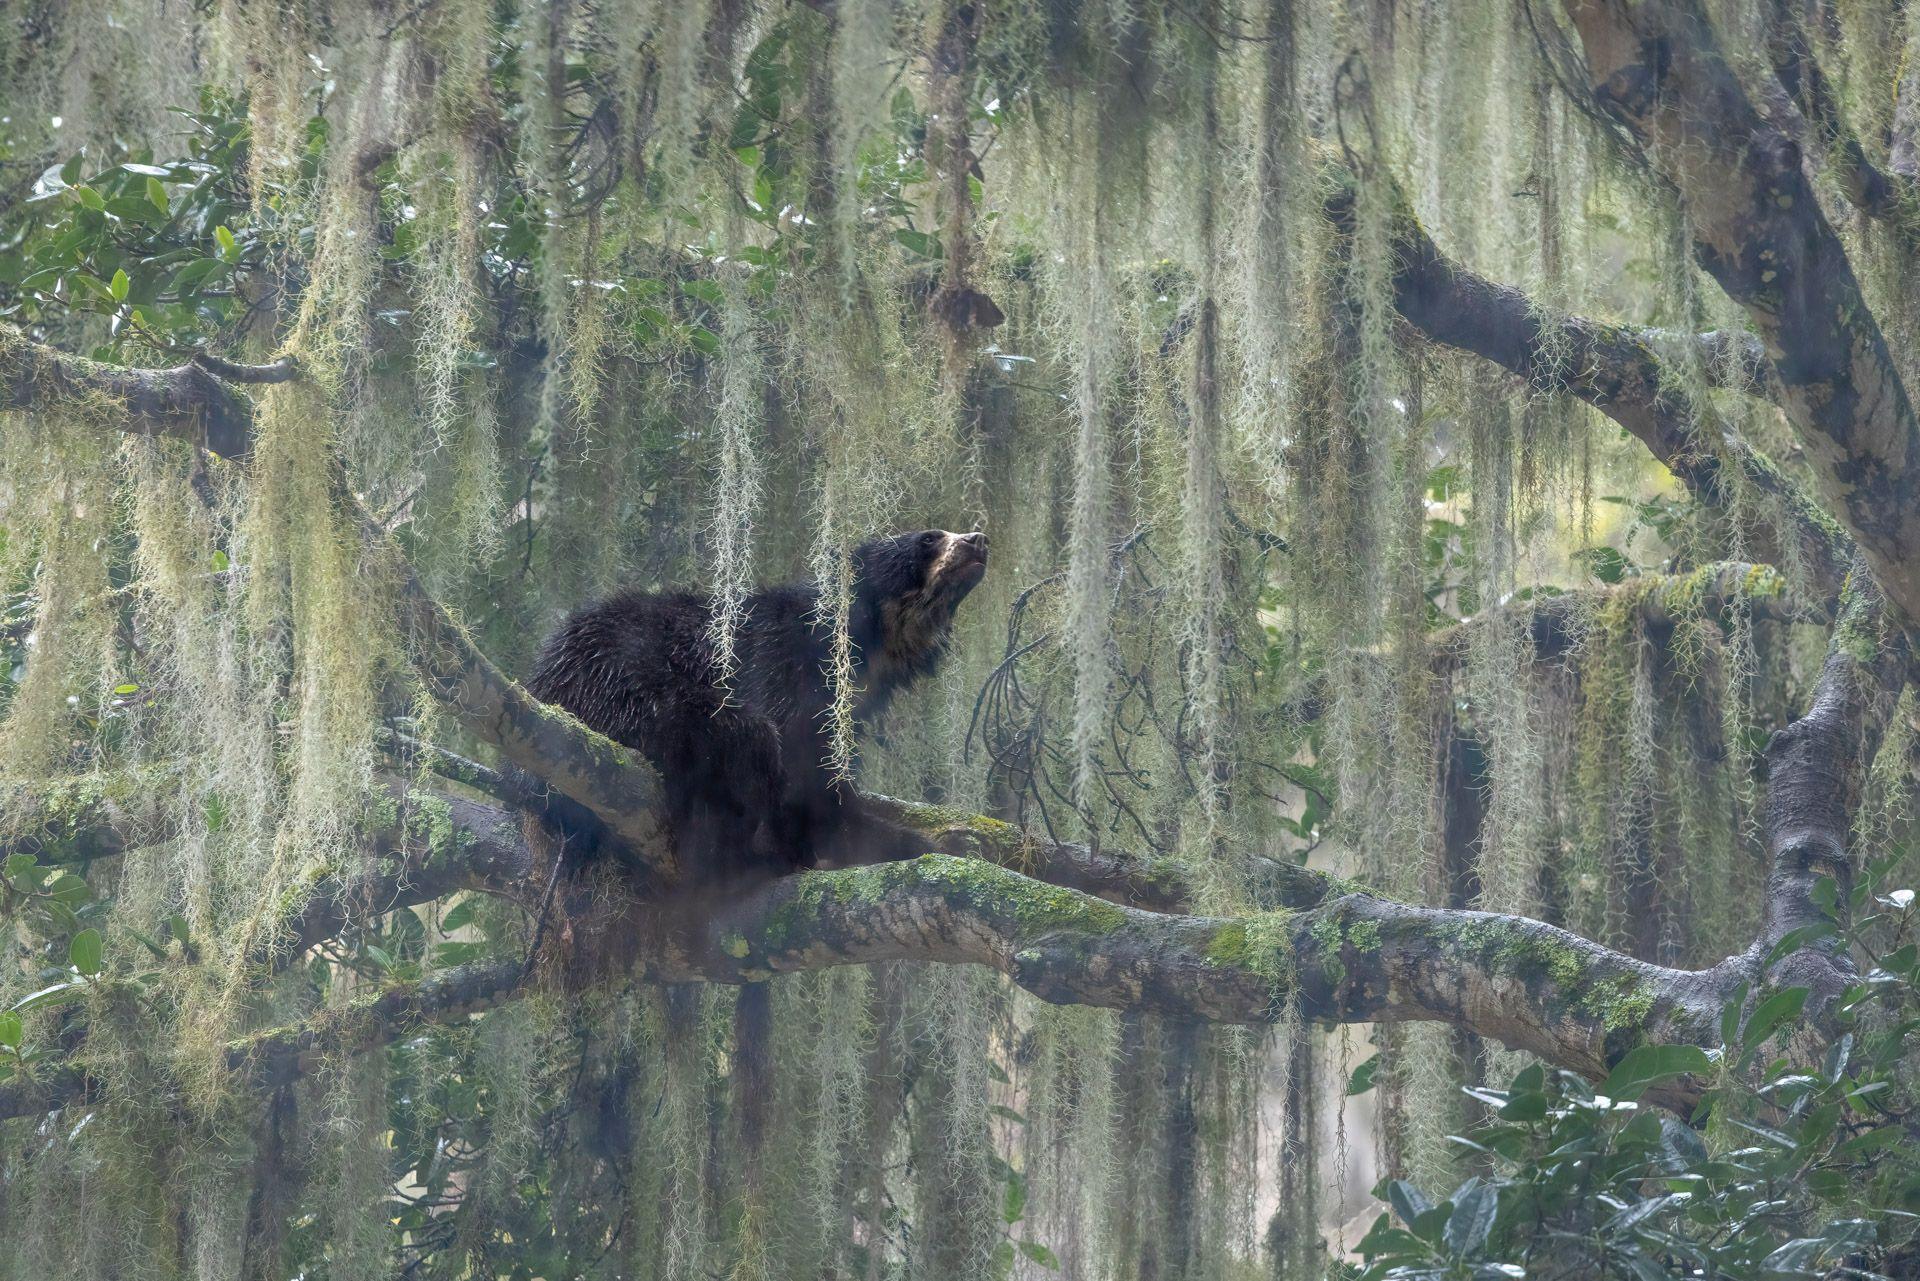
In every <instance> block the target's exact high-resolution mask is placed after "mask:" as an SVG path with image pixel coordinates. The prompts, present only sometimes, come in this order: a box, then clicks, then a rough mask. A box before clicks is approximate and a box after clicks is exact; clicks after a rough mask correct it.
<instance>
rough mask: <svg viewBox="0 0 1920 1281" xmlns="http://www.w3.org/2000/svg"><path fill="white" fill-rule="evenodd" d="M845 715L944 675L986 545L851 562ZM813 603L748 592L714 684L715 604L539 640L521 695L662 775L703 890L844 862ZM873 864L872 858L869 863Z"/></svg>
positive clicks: (695, 603) (902, 549)
mask: <svg viewBox="0 0 1920 1281" xmlns="http://www.w3.org/2000/svg"><path fill="white" fill-rule="evenodd" d="M852 568H853V600H852V607H851V611H850V614H849V618H848V631H849V633H850V636H851V639H852V642H853V655H852V656H853V679H854V685H855V689H856V695H855V705H854V713H855V717H856V719H857V720H858V721H859V722H861V723H868V722H871V721H872V720H873V719H874V718H875V717H877V716H878V715H879V714H880V712H881V711H882V710H884V709H885V707H886V705H887V703H888V701H889V700H891V699H892V698H893V696H894V695H896V694H898V693H899V692H900V691H901V690H904V689H906V688H907V687H908V686H910V685H912V684H913V683H914V682H915V681H918V680H920V679H921V678H923V677H925V676H928V675H930V674H931V673H932V672H933V671H934V669H935V668H936V667H937V666H938V665H939V662H940V659H941V656H942V655H943V653H944V652H945V650H946V647H947V642H948V639H949V637H950V636H951V635H952V630H953V616H954V611H955V610H956V609H957V608H958V607H959V605H960V602H961V601H963V600H965V599H966V597H967V593H969V592H971V591H972V590H973V588H974V587H975V585H977V584H978V583H979V582H980V580H981V578H983V577H984V576H985V574H986V570H987V536H986V535H985V534H983V533H971V534H955V533H949V532H947V531H945V530H939V529H929V530H925V531H922V532H920V533H914V534H899V535H896V536H894V537H891V538H881V539H875V540H873V541H871V542H867V543H863V544H862V545H861V546H860V547H858V548H857V549H856V550H855V551H854V553H853V565H852ZM819 607H820V597H819V593H818V591H816V590H815V589H814V588H813V587H810V586H804V585H798V584H788V585H784V586H778V587H770V588H767V589H765V590H763V591H759V592H755V593H754V594H752V595H751V596H749V597H748V598H747V600H746V603H745V607H744V608H743V610H742V611H741V616H740V619H739V622H738V624H737V626H736V627H735V631H734V654H735V664H734V667H735V670H734V674H733V678H732V679H731V680H730V681H724V682H723V680H722V673H721V670H720V665H719V661H718V658H717V655H716V654H715V651H714V646H713V636H712V630H713V602H712V601H711V600H710V599H708V598H705V597H701V596H697V595H693V594H690V593H684V592H675V593H661V594H656V593H650V592H639V591H629V592H623V593H620V594H617V595H614V596H611V597H609V598H607V599H606V600H603V601H600V602H598V603H596V604H593V605H589V606H587V607H585V608H584V609H581V610H579V611H578V612H576V613H574V614H573V615H572V616H571V617H569V618H568V619H566V621H565V622H563V623H562V624H561V625H560V627H559V629H558V630H556V631H555V632H554V633H553V635H552V636H550V637H548V638H547V641H546V643H545V645H544V646H543V647H542V649H541V651H540V656H539V659H538V660H537V662H536V663H535V666H534V671H533V677H532V679H531V680H529V681H528V683H527V688H528V689H529V690H531V691H532V693H533V694H534V695H535V696H536V697H538V698H540V699H543V700H544V701H546V702H549V703H556V704H558V705H559V706H561V707H564V708H566V709H567V710H568V711H570V712H572V713H573V714H574V715H575V716H577V717H579V718H580V719H581V720H582V721H584V722H586V723H587V725H589V726H591V727H592V728H594V729H596V730H598V731H600V732H601V733H602V734H605V735H606V736H607V737H609V738H611V739H613V740H615V741H616V742H620V743H624V744H626V745H627V746H629V747H632V748H636V749H638V750H639V751H640V752H641V753H642V754H644V755H645V756H646V757H647V759H648V760H650V761H651V762H652V763H653V765H654V768H655V769H657V770H659V771H660V776H661V781H662V782H663V783H664V784H665V790H666V794H667V804H668V818H669V821H670V826H671V830H672V832H673V835H674V841H675V848H676V850H677V852H678V854H679V857H680V862H681V866H682V868H684V869H686V871H687V873H688V874H689V876H690V877H693V878H698V879H701V880H705V881H715V880H725V879H729V878H734V877H741V876H746V875H752V874H759V875H765V874H767V873H768V872H770V871H771V872H773V873H775V874H779V873H784V872H787V871H791V870H793V869H794V868H799V867H812V866H814V865H815V863H816V862H818V861H819V859H820V857H821V856H822V855H823V854H825V855H827V856H828V857H829V858H831V859H833V860H835V861H863V860H862V859H861V856H860V854H859V853H858V852H857V851H853V850H849V849H848V848H847V846H848V844H849V840H850V836H849V824H850V822H851V820H852V818H853V815H852V809H853V806H852V804H851V803H850V800H849V797H848V796H847V795H845V794H844V791H845V789H843V788H841V787H840V786H837V785H836V784H835V783H834V781H833V778H832V774H831V770H830V768H829V765H828V759H829V756H830V753H831V734H832V730H831V725H830V720H829V716H830V712H831V709H832V705H833V686H832V680H831V678H830V676H829V675H828V664H829V661H830V657H831V653H832V644H833V630H832V623H831V621H830V620H829V619H823V618H821V617H820V616H819V615H820V608H819ZM869 857H871V855H869Z"/></svg>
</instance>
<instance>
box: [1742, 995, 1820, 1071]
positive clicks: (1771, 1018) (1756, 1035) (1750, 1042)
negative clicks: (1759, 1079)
mask: <svg viewBox="0 0 1920 1281" xmlns="http://www.w3.org/2000/svg"><path fill="white" fill-rule="evenodd" d="M1806 1003H1807V989H1806V988H1804V987H1789V988H1782V989H1781V990H1780V991H1778V992H1775V993H1774V994H1773V995H1772V996H1770V997H1768V998H1767V999H1766V1000H1764V1001H1762V1002H1760V1004H1759V1006H1758V1007H1757V1008H1756V1009H1755V1010H1754V1012H1753V1013H1752V1015H1750V1016H1749V1017H1748V1019H1747V1024H1746V1026H1745V1027H1743V1028H1742V1029H1740V1048H1741V1049H1742V1050H1745V1051H1746V1052H1748V1053H1749V1054H1751V1053H1752V1052H1753V1051H1754V1050H1757V1049H1759V1048H1760V1047H1761V1046H1762V1045H1765V1044H1766V1041H1767V1038H1768V1037H1770V1036H1772V1035H1773V1034H1774V1033H1775V1032H1776V1031H1778V1030H1779V1028H1780V1025H1781V1024H1783V1023H1785V1022H1787V1021H1788V1020H1789V1019H1795V1018H1798V1017H1800V1010H1801V1008H1802V1007H1803V1006H1805V1005H1806Z"/></svg>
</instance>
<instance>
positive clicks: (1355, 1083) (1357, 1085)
mask: <svg viewBox="0 0 1920 1281" xmlns="http://www.w3.org/2000/svg"><path fill="white" fill-rule="evenodd" d="M1379 1070H1380V1056H1379V1055H1378V1054H1376V1055H1374V1056H1373V1057H1372V1058H1370V1059H1368V1060H1367V1061H1366V1062H1365V1063H1362V1064H1361V1065H1360V1066H1359V1067H1357V1068H1355V1069H1354V1070H1353V1074H1352V1075H1351V1076H1349V1077H1348V1078H1347V1096H1348V1097H1349V1098H1351V1097H1352V1096H1354V1095H1356V1094H1365V1093H1366V1092H1367V1091H1368V1090H1371V1089H1372V1088H1373V1075H1374V1073H1376V1072H1378V1071H1379Z"/></svg>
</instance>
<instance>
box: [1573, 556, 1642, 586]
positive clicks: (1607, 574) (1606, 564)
mask: <svg viewBox="0 0 1920 1281" xmlns="http://www.w3.org/2000/svg"><path fill="white" fill-rule="evenodd" d="M1582 557H1583V558H1584V559H1585V560H1586V562H1587V572H1588V573H1589V574H1592V575H1593V576H1594V577H1595V578H1597V579H1599V580H1600V581H1601V582H1603V583H1617V582H1619V581H1621V580H1622V579H1624V578H1625V577H1626V576H1627V570H1628V569H1629V568H1630V567H1629V566H1628V564H1627V558H1626V557H1625V556H1623V555H1622V554H1621V553H1620V549H1619V548H1617V547H1589V548H1587V549H1586V551H1585V552H1583V553H1582Z"/></svg>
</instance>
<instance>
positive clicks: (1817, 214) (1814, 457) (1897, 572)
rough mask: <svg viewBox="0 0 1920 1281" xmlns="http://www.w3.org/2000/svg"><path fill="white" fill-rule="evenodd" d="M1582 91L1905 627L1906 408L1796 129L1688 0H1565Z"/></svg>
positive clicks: (1912, 489) (1915, 456) (1909, 552)
mask: <svg viewBox="0 0 1920 1281" xmlns="http://www.w3.org/2000/svg"><path fill="white" fill-rule="evenodd" d="M1565 10H1566V13H1567V16H1568V18H1569V19H1570V20H1571V22H1572V25H1573V28H1574V30H1575V32H1576V33H1577V34H1578V36H1579V39H1580V43H1581V45H1582V46H1583V47H1584V49H1585V51H1586V60H1587V72H1588V77H1589V80H1590V82H1591V85H1592V91H1593V95H1594V98H1595V100H1596V101H1597V102H1598V103H1599V105H1600V107H1601V108H1602V109H1603V110H1604V111H1606V112H1607V113H1608V115H1609V116H1610V117H1611V118H1612V119H1613V120H1614V121H1615V122H1617V123H1618V124H1619V125H1620V126H1622V127H1623V128H1625V129H1626V130H1628V131H1629V132H1630V133H1631V134H1632V135H1633V136H1634V137H1635V138H1636V139H1638V140H1639V141H1640V142H1641V143H1642V145H1643V146H1644V147H1645V149H1646V150H1647V152H1648V154H1649V155H1650V156H1652V157H1653V159H1654V162H1655V163H1656V164H1657V165H1658V166H1659V168H1660V169H1661V172H1662V173H1663V174H1664V176H1665V177H1666V178H1667V179H1668V180H1669V181H1670V182H1671V183H1672V184H1673V185H1674V187H1675V188H1676V189H1677V190H1678V191H1679V192H1680V194H1681V197H1682V199H1683V200H1684V201H1685V204H1686V207H1687V215H1688V225H1689V227H1690V228H1691V229H1692V232H1693V237H1694V241H1693V253H1694V258H1695V260H1696V261H1697V262H1699V264H1700V266H1701V267H1702V268H1704V269H1705V270H1706V271H1707V273H1708V274H1709V275H1711V276H1712V277H1713V278H1714V279H1715V280H1716V281H1717V282H1718V283H1719V284H1720V287H1721V288H1722V289H1723V290H1725V291H1726V293H1727V294H1728V296H1729V297H1731V298H1733V299H1734V300H1735V301H1736V302H1738V303H1740V304H1741V306H1742V307H1744V308H1745V309H1746V312H1747V315H1748V316H1749V318H1751V320H1752V321H1753V324H1754V327H1755V329H1756V330H1757V331H1758V332H1759V335H1760V338H1761V341H1762V342H1763V344H1764V345H1765V349H1766V354H1767V358H1768V361H1769V363H1770V364H1771V365H1772V366H1773V379H1774V383H1775V385H1776V386H1777V387H1778V396H1777V399H1778V402H1779V404H1780V405H1781V407H1782V408H1783V409H1784V410H1785V412H1786V415H1787V418H1788V420H1789V422H1791V423H1792V425H1793V427H1794V429H1795V431H1796V433H1797V434H1798V436H1799V438H1800V440H1801V442H1802V444H1803V445H1804V446H1805V448H1806V452H1807V456H1808V459H1809V461H1810V462H1811V464H1812V467H1813V470H1814V475H1815V477H1816V479H1817V480H1818V483H1819V488H1820V491H1821V493H1822V495H1823V497H1824V498H1825V500H1826V505H1827V507H1828V508H1829V509H1830V510H1832V511H1833V512H1834V513H1835V514H1836V515H1837V516H1838V517H1839V518H1840V520H1841V522H1842V523H1843V524H1844V525H1845V526H1846V528H1847V530H1848V532H1849V533H1851V534H1852V535H1853V538H1854V540H1855V541H1856V542H1857V543H1858V544H1859V545H1860V548H1861V550H1862V551H1863V552H1864V553H1865V554H1866V557H1867V561H1868V563H1869V565H1870V566H1871V567H1872V570H1873V574H1874V577H1875V578H1876V579H1877V580H1878V582H1879V584H1880V588H1881V590H1882V591H1883V592H1885V593H1886V598H1887V601H1888V603H1889V605H1891V606H1892V607H1893V610H1894V613H1895V614H1896V615H1897V616H1898V617H1899V618H1900V620H1901V622H1902V625H1903V626H1904V627H1906V628H1907V629H1908V630H1909V634H1911V633H1912V630H1913V629H1914V628H1915V627H1916V626H1920V466H1916V465H1917V464H1920V419H1916V417H1915V413H1914V407H1913V402H1912V400H1911V398H1910V396H1909V394H1908V389H1907V387H1906V386H1905V384H1904V383H1903V382H1902V380H1901V378H1900V375H1899V371H1898V368H1897V366H1896V365H1895V363H1894V360H1893V357H1892V353H1891V352H1890V351H1889V350H1888V347H1887V341H1886V337H1885V335H1884V334H1883V333H1882V332H1881V329H1880V326H1879V323H1878V321H1877V320H1876V319H1875V318H1874V315H1873V312H1872V311H1871V309H1870V308H1869V307H1868V306H1867V302H1866V298H1865V296H1864V294H1863V293H1862V291H1861V288H1860V282H1859V279H1858V278H1857V277H1856V276H1855V274H1854V270H1853V264H1852V263H1851V262H1850V261H1849V259H1848V256H1847V252H1846V248H1845V246H1844V245H1843V244H1842V243H1841V241H1840V238H1839V236H1838V235H1837V234H1836V232H1835V231H1834V229H1833V227H1832V225H1831V224H1830V223H1829V222H1828V221H1827V218H1826V215H1825V214H1824V213H1823V212H1822V210H1821V207H1820V202H1819V200H1818V198H1817V196H1816V194H1815V192H1814V189H1813V186H1812V183H1811V182H1810V181H1809V180H1808V178H1807V175H1806V172H1805V169H1804V166H1803V164H1802V156H1801V150H1800V147H1799V144H1798V143H1797V142H1796V141H1795V139H1794V138H1793V137H1792V136H1790V135H1789V133H1788V132H1787V131H1786V130H1785V129H1784V128H1783V127H1782V126H1781V125H1779V124H1777V123H1775V122H1774V121H1771V120H1769V119H1767V118H1766V117H1765V116H1764V115H1763V114H1762V113H1761V112H1760V110H1759V109H1758V108H1757V107H1756V106H1755V104H1754V103H1753V101H1752V100H1751V99H1750V98H1749V97H1748V95H1747V92H1746V90H1745V88H1744V87H1743V86H1742V84H1741V82H1740V80H1739V78H1738V76H1737V75H1736V74H1735V73H1734V70H1733V68H1732V67H1731V66H1729V65H1728V63H1727V60H1726V58H1725V56H1724V55H1723V54H1722V52H1721V49H1720V44H1719V40H1718V38H1717V37H1716V35H1715V34H1714V30H1713V26H1712V23H1711V21H1710V20H1709V19H1708V17H1707V15H1706V12H1705V10H1704V9H1703V7H1702V6H1701V5H1700V4H1699V3H1697V0H1645V2H1643V3H1637V4H1624V3H1620V2H1619V0H1565Z"/></svg>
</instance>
